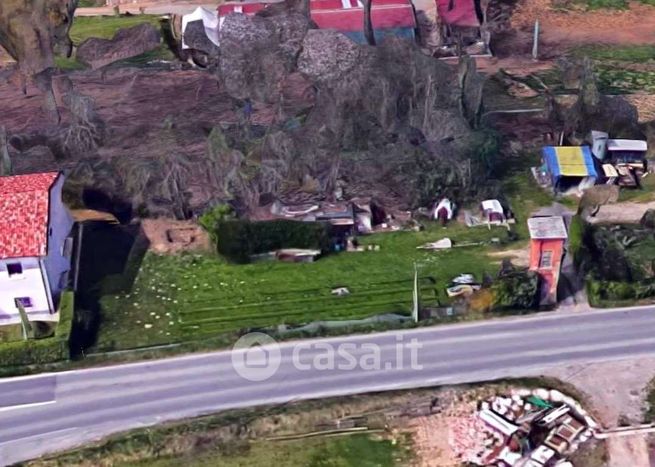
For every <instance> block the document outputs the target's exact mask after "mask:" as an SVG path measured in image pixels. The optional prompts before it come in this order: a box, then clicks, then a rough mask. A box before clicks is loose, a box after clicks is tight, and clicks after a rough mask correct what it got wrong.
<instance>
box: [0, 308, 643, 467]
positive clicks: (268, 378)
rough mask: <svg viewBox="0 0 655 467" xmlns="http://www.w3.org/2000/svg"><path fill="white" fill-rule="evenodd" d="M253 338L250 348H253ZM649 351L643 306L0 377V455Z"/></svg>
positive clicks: (32, 453) (15, 458) (0, 460)
mask: <svg viewBox="0 0 655 467" xmlns="http://www.w3.org/2000/svg"><path fill="white" fill-rule="evenodd" d="M253 349H254V350H253ZM643 355H655V308H653V307H651V308H631V309H624V310H605V311H587V312H554V313H549V314H548V313H547V314H539V315H532V316H523V317H516V318H508V319H501V320H490V321H482V322H475V323H467V324H454V325H443V326H437V327H429V328H427V327H426V328H419V329H411V330H404V331H398V332H385V333H376V334H368V335H357V336H344V337H336V338H326V339H314V340H307V341H293V342H285V343H281V344H280V345H279V346H278V345H277V344H272V345H269V346H265V347H254V348H250V350H247V349H240V350H236V351H220V352H213V353H205V354H192V355H185V356H180V357H175V358H168V359H163V360H155V361H147V362H140V363H132V364H123V365H115V366H107V367H98V368H88V369H81V370H74V371H67V372H61V373H50V374H42V375H35V376H28V377H18V378H8V379H2V380H0V464H2V465H6V464H11V463H14V462H19V461H22V460H26V459H30V458H34V457H37V456H40V455H42V454H45V453H49V452H53V451H57V450H61V449H67V448H71V447H74V446H78V445H81V444H83V443H86V442H89V441H93V440H96V439H99V438H100V437H102V436H105V435H108V434H110V433H115V432H118V431H122V430H127V429H132V428H136V427H143V426H149V425H153V424H156V423H160V422H162V421H164V420H172V419H180V418H184V417H192V416H198V415H202V414H208V413H212V412H217V411H221V410H226V409H231V408H240V407H253V406H258V405H264V404H281V403H286V402H290V401H295V400H302V399H311V398H321V397H330V396H339V395H347V394H356V393H365V392H371V391H383V390H393V389H401V388H414V387H426V386H434V385H443V384H455V383H464V382H476V381H488V380H492V379H496V378H505V377H521V376H532V375H539V374H541V372H542V371H543V370H545V369H546V368H548V367H549V366H554V365H561V364H567V363H574V362H593V361H606V360H612V359H625V358H635V357H639V356H643Z"/></svg>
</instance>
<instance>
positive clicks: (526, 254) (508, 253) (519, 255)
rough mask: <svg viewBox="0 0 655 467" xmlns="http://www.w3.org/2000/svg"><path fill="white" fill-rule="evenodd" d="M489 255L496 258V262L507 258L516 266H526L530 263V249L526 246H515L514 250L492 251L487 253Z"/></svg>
mask: <svg viewBox="0 0 655 467" xmlns="http://www.w3.org/2000/svg"><path fill="white" fill-rule="evenodd" d="M489 256H491V257H492V258H495V259H497V260H498V263H500V262H501V260H503V259H505V258H507V259H509V260H511V261H512V264H513V265H514V266H517V267H527V266H529V265H530V250H529V248H528V247H527V246H526V247H525V248H517V249H514V250H503V251H494V252H492V253H489Z"/></svg>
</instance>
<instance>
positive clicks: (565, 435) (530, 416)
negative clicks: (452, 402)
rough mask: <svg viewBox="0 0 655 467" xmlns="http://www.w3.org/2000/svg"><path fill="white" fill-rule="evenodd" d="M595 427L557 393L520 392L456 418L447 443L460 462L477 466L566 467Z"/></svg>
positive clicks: (576, 406) (489, 401) (496, 398)
mask: <svg viewBox="0 0 655 467" xmlns="http://www.w3.org/2000/svg"><path fill="white" fill-rule="evenodd" d="M596 428H597V424H596V422H595V421H594V420H593V419H592V418H591V417H590V416H589V414H588V413H587V412H586V411H585V410H584V409H583V408H582V407H581V406H580V404H579V403H578V402H577V401H575V400H574V399H572V398H570V397H568V396H565V395H564V394H562V393H561V392H559V391H556V390H547V389H535V390H527V389H520V390H513V391H512V392H511V393H510V395H508V396H504V395H498V396H494V397H492V398H490V399H487V400H484V401H481V402H480V403H479V405H478V410H477V411H476V412H475V413H474V414H471V416H470V417H467V418H464V419H461V420H458V423H457V425H456V426H455V427H454V428H453V430H452V436H451V439H450V440H449V443H450V445H451V447H452V448H453V449H454V450H455V452H456V453H457V455H458V457H459V458H460V460H461V461H462V462H468V463H472V464H475V465H504V466H519V465H520V466H525V467H544V466H550V465H566V463H567V462H568V461H567V457H569V456H570V455H571V454H572V453H573V452H575V451H576V450H577V449H578V447H579V446H580V444H582V443H584V442H585V441H587V440H589V439H590V438H591V436H592V435H593V432H594V430H595V429H596Z"/></svg>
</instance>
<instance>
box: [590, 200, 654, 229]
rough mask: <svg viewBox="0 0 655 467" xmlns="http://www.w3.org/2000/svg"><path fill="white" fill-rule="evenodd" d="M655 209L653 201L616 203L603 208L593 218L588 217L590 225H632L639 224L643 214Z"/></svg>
mask: <svg viewBox="0 0 655 467" xmlns="http://www.w3.org/2000/svg"><path fill="white" fill-rule="evenodd" d="M649 209H655V201H652V202H649V203H631V202H627V203H616V204H609V205H607V206H603V207H601V208H600V211H598V214H596V216H594V217H589V218H588V221H589V223H591V224H603V223H606V224H634V223H637V222H639V220H640V219H641V218H642V216H643V215H644V213H645V212H646V211H647V210H649Z"/></svg>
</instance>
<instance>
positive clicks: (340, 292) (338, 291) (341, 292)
mask: <svg viewBox="0 0 655 467" xmlns="http://www.w3.org/2000/svg"><path fill="white" fill-rule="evenodd" d="M331 293H332V295H336V296H337V297H344V296H346V295H350V290H348V287H337V288H335V289H332V292H331Z"/></svg>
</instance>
